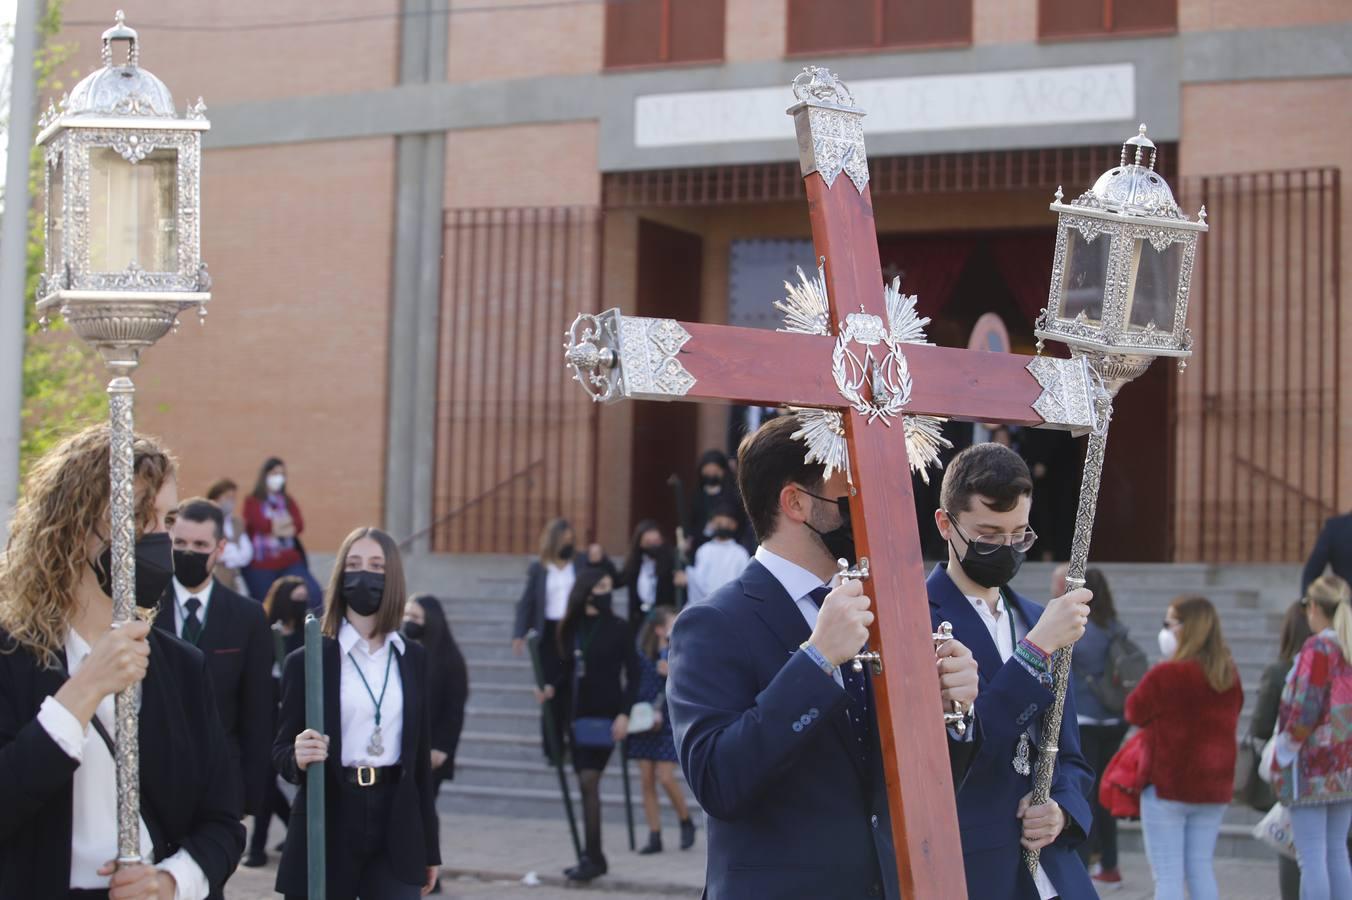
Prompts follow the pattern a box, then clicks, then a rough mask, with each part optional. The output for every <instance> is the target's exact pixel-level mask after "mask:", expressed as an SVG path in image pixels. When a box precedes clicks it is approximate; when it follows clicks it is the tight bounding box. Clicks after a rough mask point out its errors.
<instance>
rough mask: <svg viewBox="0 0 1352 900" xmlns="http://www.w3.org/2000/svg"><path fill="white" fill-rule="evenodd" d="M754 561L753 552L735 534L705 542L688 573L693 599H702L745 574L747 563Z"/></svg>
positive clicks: (688, 592) (692, 601)
mask: <svg viewBox="0 0 1352 900" xmlns="http://www.w3.org/2000/svg"><path fill="white" fill-rule="evenodd" d="M749 562H751V554H749V553H747V552H746V548H745V547H743V546H742V545H741V544H739V543H737V542H736V541H734V540H733V539H732V538H728V539H726V540H720V539H717V538H715V539H714V540H712V541H709V542H707V543H704V544H701V545H700V548H699V549H698V550H696V551H695V564H694V565H693V566H691V567H690V568H689V569H688V570H687V571H686V575H687V576H688V577H689V582H688V583H687V585H686V592H687V594H689V598H690V599H689V602H690V603H698V602H700V601H701V600H703V599H704V598H705V597H707V596H709V595H710V594H712V593H713V592H714V591H716V590H718V589H719V588H721V587H722V586H723V585H725V584H727V583H728V582H729V581H732V580H733V579H734V578H736V577H737V576H739V575H741V574H742V570H743V569H745V568H746V564H747V563H749Z"/></svg>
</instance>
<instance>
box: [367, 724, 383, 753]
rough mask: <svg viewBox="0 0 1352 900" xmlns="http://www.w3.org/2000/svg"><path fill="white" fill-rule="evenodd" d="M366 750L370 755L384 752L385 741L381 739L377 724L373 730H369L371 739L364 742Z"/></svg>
mask: <svg viewBox="0 0 1352 900" xmlns="http://www.w3.org/2000/svg"><path fill="white" fill-rule="evenodd" d="M366 752H367V753H369V754H371V755H372V756H380V755H381V754H382V753H384V752H385V742H384V741H383V740H381V737H380V726H379V725H377V726H376V730H375V731H373V732H371V739H370V740H369V741H367V742H366Z"/></svg>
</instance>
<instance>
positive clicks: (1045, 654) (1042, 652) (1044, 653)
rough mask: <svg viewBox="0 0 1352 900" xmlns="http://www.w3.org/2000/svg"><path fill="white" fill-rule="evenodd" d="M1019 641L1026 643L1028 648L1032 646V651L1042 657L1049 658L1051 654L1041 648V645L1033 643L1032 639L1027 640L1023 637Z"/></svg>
mask: <svg viewBox="0 0 1352 900" xmlns="http://www.w3.org/2000/svg"><path fill="white" fill-rule="evenodd" d="M1019 643H1021V644H1027V645H1028V646H1029V647H1030V648H1032V650H1033V652H1035V653H1037V655H1038V656H1041V657H1042V658H1043V659H1046V660H1050V659H1051V658H1052V655H1051V654H1050V653H1048V652H1047V651H1046V650H1043V649H1042V648H1041V647H1039V646H1038V645H1037V644H1034V643H1033V642H1032V641H1030V640H1028V638H1024V639H1023V640H1022V641H1019Z"/></svg>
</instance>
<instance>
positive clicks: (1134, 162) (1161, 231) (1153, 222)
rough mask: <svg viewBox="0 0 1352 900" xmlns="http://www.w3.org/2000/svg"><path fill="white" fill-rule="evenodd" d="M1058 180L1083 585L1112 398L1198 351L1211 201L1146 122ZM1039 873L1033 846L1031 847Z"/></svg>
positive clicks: (1054, 713)
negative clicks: (1082, 419) (1189, 188)
mask: <svg viewBox="0 0 1352 900" xmlns="http://www.w3.org/2000/svg"><path fill="white" fill-rule="evenodd" d="M1061 200H1062V193H1061V189H1060V188H1057V191H1056V199H1055V201H1054V202H1053V203H1052V205H1051V209H1052V211H1053V212H1055V213H1056V215H1057V218H1058V220H1059V227H1058V229H1057V234H1056V257H1055V259H1054V261H1053V263H1052V283H1051V293H1050V295H1049V297H1048V300H1047V308H1046V309H1044V310H1042V314H1041V315H1040V316H1039V317H1038V320H1037V327H1036V329H1034V332H1033V333H1034V334H1036V335H1037V339H1038V342H1037V348H1038V352H1039V353H1041V352H1042V349H1043V346H1044V342H1045V341H1047V340H1055V341H1061V342H1063V343H1065V344H1066V345H1067V346H1069V347H1070V353H1071V356H1073V357H1077V358H1084V359H1086V360H1087V362H1088V365H1089V371H1090V374H1091V375H1092V377H1093V379H1094V380H1095V382H1096V384H1095V385H1094V391H1095V394H1096V396H1095V399H1094V406H1095V407H1096V410H1095V416H1094V419H1095V425H1094V427H1093V428H1092V429H1091V430H1090V432H1089V442H1088V446H1087V447H1086V449H1085V459H1084V479H1083V481H1082V482H1081V485H1080V508H1079V512H1078V514H1077V515H1076V517H1075V536H1074V539H1073V541H1072V544H1071V550H1070V562H1069V564H1068V571H1067V574H1066V583H1067V585H1068V586H1069V587H1071V588H1080V587H1084V571H1085V567H1086V566H1087V565H1088V559H1089V541H1090V537H1091V535H1092V532H1093V528H1094V514H1095V511H1096V506H1097V502H1098V493H1099V482H1100V480H1101V478H1102V476H1103V457H1104V453H1105V451H1106V450H1107V446H1108V423H1109V421H1110V420H1111V418H1112V403H1113V398H1114V397H1115V396H1117V392H1118V391H1119V390H1121V388H1122V386H1123V385H1125V384H1127V383H1128V382H1130V381H1132V380H1133V379H1135V378H1138V377H1139V376H1140V375H1142V374H1143V373H1144V372H1145V370H1146V369H1148V368H1149V367H1150V364H1151V363H1152V362H1154V360H1155V357H1157V356H1167V357H1173V358H1175V359H1177V360H1178V367H1179V370H1180V371H1182V370H1183V369H1184V368H1186V366H1187V360H1188V357H1190V356H1192V332H1191V331H1189V330H1188V326H1187V316H1188V296H1189V294H1190V292H1191V290H1192V266H1193V262H1194V260H1195V259H1196V256H1197V240H1198V237H1199V236H1200V235H1201V234H1202V232H1204V231H1206V230H1207V224H1206V207H1202V208H1201V209H1200V210H1199V211H1198V213H1197V220H1196V221H1193V220H1191V219H1189V218H1188V216H1187V215H1186V214H1185V213H1184V212H1183V210H1182V209H1180V208H1179V206H1178V203H1177V201H1175V200H1174V194H1173V191H1171V190H1170V189H1169V185H1168V183H1167V182H1166V181H1165V180H1164V179H1163V178H1162V177H1161V176H1160V174H1159V173H1158V172H1156V171H1155V145H1154V144H1153V143H1152V142H1151V141H1150V139H1149V138H1147V137H1146V136H1145V126H1144V125H1142V126H1141V128H1140V131H1139V133H1137V134H1136V135H1135V136H1133V137H1131V138H1128V139H1127V141H1126V142H1124V143H1123V144H1122V159H1121V161H1120V162H1119V164H1118V165H1117V166H1116V167H1114V168H1112V169H1109V170H1108V171H1107V172H1104V173H1103V174H1102V175H1100V176H1099V179H1098V181H1096V182H1095V183H1094V186H1093V187H1092V188H1090V189H1089V190H1088V191H1086V192H1085V193H1083V194H1081V195H1080V196H1079V197H1078V198H1077V199H1075V200H1072V201H1071V202H1070V203H1062V202H1061ZM1070 658H1071V649H1070V648H1069V647H1067V648H1066V649H1064V650H1062V651H1060V652H1059V653H1058V654H1057V657H1056V661H1055V665H1054V674H1055V678H1056V682H1055V683H1056V694H1055V701H1054V702H1053V704H1052V707H1051V708H1050V709H1049V710H1048V711H1047V715H1046V720H1045V722H1044V723H1043V726H1042V729H1041V739H1042V745H1041V747H1040V748H1039V749H1040V751H1041V752H1040V753H1039V756H1038V764H1037V772H1036V774H1035V776H1034V779H1033V799H1032V802H1033V803H1034V804H1038V803H1044V802H1046V800H1047V799H1048V797H1050V796H1051V781H1052V773H1053V771H1052V770H1053V769H1054V768H1055V765H1056V749H1057V748H1056V738H1057V735H1059V734H1060V733H1061V717H1062V712H1063V709H1064V703H1065V695H1066V684H1067V682H1068V680H1069V674H1070ZM1024 858H1025V861H1026V862H1027V863H1028V866H1029V869H1030V871H1033V872H1036V870H1037V865H1038V853H1037V851H1025V853H1024Z"/></svg>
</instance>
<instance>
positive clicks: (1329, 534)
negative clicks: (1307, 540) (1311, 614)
mask: <svg viewBox="0 0 1352 900" xmlns="http://www.w3.org/2000/svg"><path fill="white" fill-rule="evenodd" d="M1325 566H1332V567H1333V574H1334V575H1337V576H1338V577H1339V578H1341V579H1343V580H1344V581H1352V513H1348V514H1346V515H1342V516H1334V517H1333V518H1331V519H1329V520H1328V521H1327V522H1325V523H1324V528H1323V530H1322V531H1320V532H1319V540H1317V541H1315V545H1314V549H1313V550H1311V551H1310V558H1309V559H1308V560H1306V562H1305V570H1304V571H1303V572H1301V575H1300V592H1301V593H1302V594H1303V593H1305V590H1306V588H1308V587H1309V586H1310V582H1311V581H1314V580H1315V579H1316V578H1318V577H1319V576H1320V575H1323V574H1324V567H1325Z"/></svg>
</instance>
